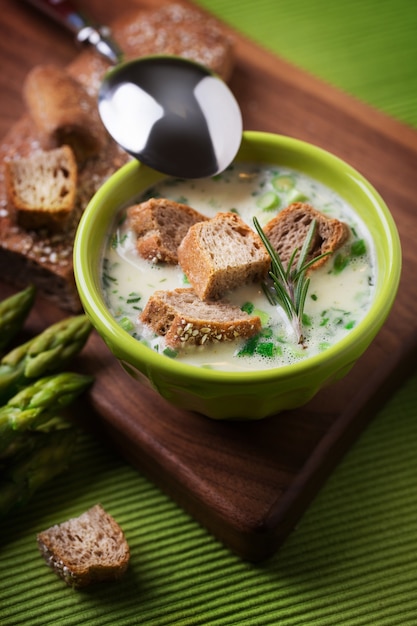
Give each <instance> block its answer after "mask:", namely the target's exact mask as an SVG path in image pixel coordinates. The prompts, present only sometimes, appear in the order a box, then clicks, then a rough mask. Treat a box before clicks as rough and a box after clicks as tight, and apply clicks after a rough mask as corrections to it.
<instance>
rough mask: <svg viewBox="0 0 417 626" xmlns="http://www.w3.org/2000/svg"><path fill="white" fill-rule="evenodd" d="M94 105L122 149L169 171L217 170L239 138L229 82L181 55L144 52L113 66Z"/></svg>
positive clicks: (197, 174) (199, 173) (197, 173)
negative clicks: (139, 57) (144, 55)
mask: <svg viewBox="0 0 417 626" xmlns="http://www.w3.org/2000/svg"><path fill="white" fill-rule="evenodd" d="M98 108H99V114H100V117H101V119H102V122H103V124H104V126H105V127H106V128H107V130H108V132H109V133H110V135H111V136H112V137H113V139H114V140H115V141H116V142H117V143H118V144H119V145H120V146H121V147H122V148H123V149H124V150H125V151H126V152H128V153H129V154H130V155H131V156H133V157H135V158H136V159H138V160H139V161H141V162H143V163H145V164H146V165H148V166H149V167H152V168H153V169H155V170H157V171H160V172H162V173H164V174H168V175H170V176H178V177H183V178H203V177H207V176H213V175H215V174H218V173H220V172H222V171H223V170H225V169H226V168H227V167H228V166H229V165H230V163H231V162H232V161H233V159H234V157H235V155H236V153H237V151H238V149H239V146H240V143H241V138H242V117H241V113H240V109H239V106H238V104H237V102H236V100H235V98H234V96H233V94H232V93H231V91H230V89H229V88H228V86H227V85H226V84H225V83H224V82H223V81H222V80H221V79H220V78H219V77H217V76H216V75H215V74H213V73H212V72H211V71H210V70H209V69H207V68H206V67H204V66H203V65H200V64H199V63H196V62H194V61H190V60H188V59H184V58H182V57H176V56H149V57H143V58H141V59H135V60H133V61H129V62H126V63H122V64H120V65H117V66H116V67H114V68H113V69H112V70H110V71H109V72H108V73H107V74H106V76H105V77H104V79H103V81H102V84H101V87H100V91H99V98H98Z"/></svg>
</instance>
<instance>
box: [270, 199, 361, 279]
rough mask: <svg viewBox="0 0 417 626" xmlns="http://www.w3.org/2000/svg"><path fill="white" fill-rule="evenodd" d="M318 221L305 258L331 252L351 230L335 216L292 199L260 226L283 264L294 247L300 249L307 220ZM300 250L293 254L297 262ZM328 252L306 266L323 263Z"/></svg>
mask: <svg viewBox="0 0 417 626" xmlns="http://www.w3.org/2000/svg"><path fill="white" fill-rule="evenodd" d="M314 219H315V220H316V222H317V228H316V232H315V235H314V238H313V240H312V243H311V247H310V251H309V253H308V255H307V259H306V260H312V259H313V258H315V257H317V256H319V255H320V254H323V253H325V252H326V253H327V252H331V253H332V252H334V251H335V250H337V249H338V248H340V246H342V245H343V244H344V243H345V241H346V240H347V239H348V237H349V234H350V230H349V227H348V225H347V224H345V223H344V222H341V221H340V220H338V219H335V218H331V217H327V216H326V215H324V214H323V213H321V212H320V211H317V210H316V209H315V208H314V207H312V206H311V205H310V204H307V203H304V202H295V203H293V204H290V205H289V206H288V207H286V208H285V209H283V210H282V211H280V212H279V213H278V215H276V216H275V217H274V218H273V219H272V220H270V221H269V222H268V223H267V224H266V225H265V226H264V228H263V231H264V233H265V235H266V236H267V237H268V239H269V241H270V243H271V245H272V246H273V247H274V248H275V250H276V251H277V252H278V255H279V257H280V259H281V261H282V263H283V265H284V267H286V266H287V265H288V262H289V260H290V258H291V255H292V253H293V251H294V250H295V249H298V251H300V250H301V248H302V246H303V244H304V241H305V238H306V237H307V233H308V230H309V228H310V224H311V222H312V221H313V220H314ZM298 257H299V252H298V253H297V254H296V256H295V260H294V262H295V263H297V260H298ZM328 258H329V255H328V256H325V257H323V258H321V259H320V260H318V261H317V262H316V263H314V264H313V265H311V266H310V268H309V270H315V269H318V268H319V267H322V266H323V265H324V264H325V263H326V262H327V260H328Z"/></svg>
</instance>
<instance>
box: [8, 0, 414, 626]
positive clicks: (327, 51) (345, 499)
mask: <svg viewBox="0 0 417 626" xmlns="http://www.w3.org/2000/svg"><path fill="white" fill-rule="evenodd" d="M200 4H201V5H202V6H204V7H205V8H207V9H209V10H211V11H212V12H213V13H216V14H217V15H218V16H220V17H221V18H222V19H224V20H225V21H229V22H230V23H231V24H232V25H233V26H234V27H235V28H237V29H238V30H241V31H242V32H244V33H245V34H247V35H249V36H250V37H252V38H253V39H254V40H256V41H257V42H258V43H260V44H262V45H264V46H265V47H267V48H269V49H270V50H271V51H273V52H275V53H277V54H280V55H282V56H284V57H286V58H287V59H289V60H291V61H292V62H295V63H296V64H298V65H300V66H301V67H303V68H305V69H307V70H309V71H310V72H312V73H313V74H316V75H317V76H320V77H322V78H324V79H325V80H327V81H329V82H331V83H333V84H334V85H337V86H339V87H341V88H343V89H344V90H346V91H347V92H350V93H352V94H354V95H356V96H358V97H359V98H362V99H363V100H365V101H367V102H369V103H370V104H372V105H374V106H375V107H377V108H380V109H382V110H384V111H386V112H387V113H389V114H390V115H392V116H395V117H397V118H398V119H400V120H402V121H405V122H406V123H408V124H410V125H413V126H415V127H417V71H416V70H417V36H416V32H417V31H416V26H417V4H416V3H415V2H414V1H413V0H396V1H395V2H394V1H393V0H378V1H377V0H348V1H346V2H343V3H339V2H334V1H333V2H330V1H329V0H314V2H309V1H308V0H292V1H291V2H287V1H285V0H282V1H275V0H257V2H254V1H253V0H250V1H249V0H239V1H237V0H204V1H202V0H200ZM416 412H417V374H414V375H412V376H411V378H409V379H408V380H407V381H406V382H405V383H404V385H403V387H402V388H401V389H400V391H399V392H397V393H396V395H395V396H394V397H393V398H392V399H391V401H390V402H389V403H388V404H387V405H386V406H385V407H384V409H383V410H381V411H380V412H379V413H378V414H377V416H376V417H375V419H374V420H373V422H372V424H371V425H370V426H369V427H368V429H367V430H366V431H365V432H364V434H363V435H362V437H361V438H360V440H359V441H358V442H357V443H356V445H355V446H354V447H353V448H352V449H351V451H350V452H349V453H348V455H347V456H346V457H345V458H344V460H343V461H342V463H341V464H340V465H339V467H338V468H337V470H336V471H335V472H334V473H333V474H332V476H331V477H330V479H329V480H328V482H327V483H326V485H325V487H324V488H323V489H322V491H321V492H320V494H319V495H318V497H317V498H316V499H315V501H314V503H313V504H312V505H311V507H310V508H309V510H308V511H307V513H306V514H305V515H304V517H303V519H302V521H301V522H300V524H299V526H298V527H297V528H296V529H295V530H294V531H293V532H292V534H291V535H290V536H289V538H288V539H287V541H286V542H285V544H284V546H283V547H282V548H281V549H280V551H279V552H278V553H277V554H276V556H275V557H273V558H272V559H271V560H269V561H268V562H266V563H263V564H261V565H259V564H258V565H253V564H248V563H245V562H242V561H241V560H240V559H239V558H237V557H235V556H234V555H231V554H230V552H229V551H228V550H227V549H226V548H224V547H223V546H222V545H220V544H219V543H218V542H217V541H216V540H215V539H213V537H211V536H210V535H209V534H208V533H207V532H206V531H205V530H204V529H202V528H201V527H200V526H199V525H198V524H197V523H196V522H195V521H194V520H193V519H191V518H189V517H188V516H187V515H186V514H185V513H184V512H183V511H182V510H181V509H180V508H179V507H177V505H176V504H174V503H173V502H172V501H171V500H169V499H168V498H167V497H166V496H165V495H164V494H162V493H161V492H160V491H159V490H158V489H157V488H156V487H155V486H154V485H152V484H151V483H150V482H149V481H148V480H146V479H145V478H144V477H143V476H142V475H141V474H140V473H138V472H136V471H135V470H133V469H132V468H130V467H129V466H128V465H127V464H126V463H125V462H124V461H123V460H121V459H120V458H118V457H117V456H116V455H115V454H114V453H113V452H112V451H110V450H107V449H106V448H105V447H104V446H103V445H102V444H100V443H98V442H96V441H95V440H94V439H92V438H90V437H89V436H83V438H82V440H81V441H80V445H79V448H78V451H77V458H76V459H75V461H76V462H75V463H74V469H73V471H72V473H70V474H65V475H63V476H61V477H60V478H58V479H57V480H55V481H54V482H53V483H52V484H50V485H49V486H48V487H47V488H45V489H44V490H43V491H42V492H41V493H40V494H39V496H38V497H37V498H36V500H35V501H34V502H33V503H32V505H31V508H30V510H26V511H21V512H19V513H17V514H15V515H14V516H12V517H11V518H10V519H9V520H8V523H7V524H6V525H4V526H3V527H2V536H1V541H0V624H1V625H2V626H11V625H14V624H19V625H20V624H36V625H41V624H42V625H43V624H45V625H46V624H48V625H49V624H54V625H56V626H58V625H60V624H65V625H74V626H75V625H77V626H78V625H80V624H97V625H100V626H103V625H105V624H111V625H116V624H117V625H121V624H145V625H153V624H155V625H158V626H159V625H163V624H181V625H197V624H203V625H209V624H210V625H215V624H221V625H226V624H250V625H261V624H279V625H283V626H290V625H293V624H294V625H295V624H296V625H303V626H304V625H308V626H310V625H315V624H320V625H329V626H330V625H332V626H334V625H336V624H337V625H348V624H349V625H355V626H357V625H359V624H366V625H370V624H372V625H374V626H375V625H376V626H382V625H387V626H393V625H395V624H399V625H401V626H405V625H407V624H410V625H411V624H417V559H416V552H417V489H416V485H417V454H416V451H417V420H416ZM96 502H101V503H102V504H103V505H104V506H105V508H107V509H108V511H109V512H110V513H112V514H113V515H114V516H115V517H116V518H117V520H118V521H119V522H120V523H121V525H122V526H123V528H124V530H125V532H126V535H127V538H128V541H129V543H130V545H131V550H132V562H131V567H130V570H129V572H128V574H127V576H126V577H125V578H124V579H123V582H120V583H117V584H115V585H110V586H99V587H96V588H92V589H91V590H89V591H85V592H76V591H73V590H71V589H68V588H67V587H65V586H64V585H63V583H62V582H61V581H60V580H59V579H57V578H56V577H55V576H54V575H53V574H52V573H51V572H50V571H49V569H48V568H46V566H45V565H44V564H43V562H42V560H41V559H40V556H39V554H38V551H37V548H36V544H35V535H36V533H37V532H38V531H39V530H41V529H44V528H46V527H48V526H49V525H51V524H53V523H56V522H59V521H62V520H64V519H66V518H67V517H69V516H72V515H74V513H77V512H78V513H81V512H82V511H83V510H85V509H87V508H89V507H90V506H91V505H92V504H94V503H96Z"/></svg>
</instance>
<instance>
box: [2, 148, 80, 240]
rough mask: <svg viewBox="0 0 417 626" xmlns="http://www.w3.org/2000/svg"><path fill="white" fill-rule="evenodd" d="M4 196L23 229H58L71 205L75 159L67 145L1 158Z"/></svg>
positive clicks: (71, 207) (61, 227) (68, 212)
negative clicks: (5, 159)
mask: <svg viewBox="0 0 417 626" xmlns="http://www.w3.org/2000/svg"><path fill="white" fill-rule="evenodd" d="M5 180H6V190H7V195H8V199H9V201H10V203H11V205H12V206H13V207H14V209H15V211H16V219H17V223H18V224H19V225H20V226H22V228H25V229H28V230H30V229H35V230H36V229H39V228H46V229H48V230H49V231H51V232H57V231H62V230H63V229H64V228H65V226H66V224H67V222H68V219H69V217H70V215H71V212H72V210H73V208H74V203H75V196H76V189H77V163H76V161H75V157H74V154H73V152H72V150H71V148H70V147H69V146H61V147H60V148H56V149H55V150H48V151H39V152H35V153H34V154H32V155H31V156H28V157H27V158H20V159H15V160H10V161H6V162H5Z"/></svg>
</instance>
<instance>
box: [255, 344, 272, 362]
mask: <svg viewBox="0 0 417 626" xmlns="http://www.w3.org/2000/svg"><path fill="white" fill-rule="evenodd" d="M274 348H275V346H274V344H273V343H272V341H263V342H262V343H258V345H257V346H256V350H255V352H256V354H259V355H260V356H266V357H268V358H272V357H273V356H275V349H274Z"/></svg>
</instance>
